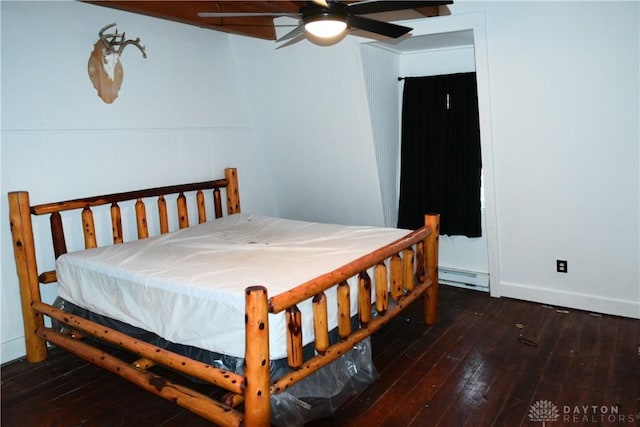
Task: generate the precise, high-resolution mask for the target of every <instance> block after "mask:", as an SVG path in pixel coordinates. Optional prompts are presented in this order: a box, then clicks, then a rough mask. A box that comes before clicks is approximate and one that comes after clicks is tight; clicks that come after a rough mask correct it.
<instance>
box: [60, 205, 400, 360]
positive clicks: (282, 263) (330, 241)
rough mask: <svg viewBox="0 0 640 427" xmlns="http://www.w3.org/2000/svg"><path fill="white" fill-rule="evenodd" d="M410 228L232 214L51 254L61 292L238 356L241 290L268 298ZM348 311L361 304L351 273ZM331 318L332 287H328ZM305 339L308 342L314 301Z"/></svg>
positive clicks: (274, 353) (177, 339) (274, 325)
mask: <svg viewBox="0 0 640 427" xmlns="http://www.w3.org/2000/svg"><path fill="white" fill-rule="evenodd" d="M409 232H410V231H409V230H402V229H394V228H378V227H365V226H343V225H334V224H321V223H311V222H304V221H295V220H288V219H281V218H271V217H265V216H259V215H251V214H235V215H230V216H226V217H223V218H220V219H216V220H213V221H210V222H207V223H204V224H199V225H196V226H192V227H189V228H186V229H183V230H180V231H176V232H173V233H169V234H165V235H162V236H157V237H152V238H148V239H143V240H137V241H132V242H127V243H124V244H120V245H112V246H105V247H101V248H95V249H89V250H84V251H78V252H72V253H68V254H65V255H62V256H60V257H59V258H58V260H57V261H56V271H57V278H58V285H59V288H58V296H59V297H61V298H63V299H65V300H67V301H69V302H71V303H73V304H75V305H78V306H80V307H82V308H85V309H87V310H90V311H92V312H95V313H97V314H100V315H103V316H107V317H110V318H112V319H116V320H119V321H122V322H125V323H128V324H130V325H132V326H135V327H138V328H142V329H144V330H147V331H150V332H153V333H155V334H157V335H159V336H161V337H163V338H165V339H167V340H169V341H171V342H174V343H177V344H182V345H187V346H193V347H198V348H202V349H205V350H209V351H213V352H216V353H220V354H227V355H230V356H234V357H244V346H245V338H244V332H245V331H244V303H245V293H244V290H245V288H246V287H248V286H254V285H262V286H265V287H266V288H267V290H268V294H269V295H270V296H273V295H276V294H279V293H281V292H284V291H287V290H289V289H291V288H293V287H295V286H297V285H299V284H301V283H303V282H306V281H308V280H311V279H313V278H315V277H317V276H319V275H322V274H323V273H326V272H328V271H331V270H334V269H336V268H338V267H340V266H342V265H344V264H346V263H348V262H350V261H352V260H354V259H356V258H359V257H361V256H363V255H365V254H367V253H369V252H371V251H373V250H375V249H377V248H379V247H382V246H384V245H386V244H388V243H391V242H393V241H395V240H397V239H399V238H401V237H403V236H404V235H406V234H408V233H409ZM349 284H350V286H351V287H352V295H354V297H352V298H351V314H352V315H354V314H355V313H356V312H357V300H356V298H355V295H356V288H355V286H357V283H356V279H355V278H352V279H351V280H350V281H349ZM327 299H328V315H329V329H333V328H335V327H336V326H337V315H336V311H337V307H336V302H335V301H336V295H335V288H334V289H333V291H328V292H327ZM298 308H299V309H300V311H301V312H302V319H303V325H302V336H303V344H305V345H306V344H308V343H310V342H312V341H313V339H314V333H313V318H312V315H311V313H312V308H311V301H305V302H304V303H302V304H300V306H299V307H298ZM269 334H270V340H271V341H270V356H271V359H279V358H283V357H286V354H287V344H286V324H285V315H284V313H279V314H276V315H273V314H270V315H269Z"/></svg>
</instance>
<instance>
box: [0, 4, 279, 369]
mask: <svg viewBox="0 0 640 427" xmlns="http://www.w3.org/2000/svg"><path fill="white" fill-rule="evenodd" d="M0 5H1V13H2V135H1V136H2V145H1V158H2V194H3V196H2V198H1V201H2V204H1V206H2V208H1V209H2V212H1V214H0V217H1V218H2V220H1V221H0V227H1V228H0V229H1V232H2V238H1V242H2V246H1V248H2V285H1V292H2V293H1V298H0V301H1V310H2V312H1V316H2V318H1V320H2V324H1V335H0V338H1V360H2V362H4V361H7V360H11V359H13V358H16V357H19V356H21V355H22V354H24V343H23V331H22V316H21V313H20V309H19V307H20V304H19V297H18V285H17V278H16V274H15V264H14V261H13V252H12V248H11V236H10V231H9V221H8V220H7V218H8V212H7V197H6V193H7V192H8V191H11V190H28V191H29V192H30V196H31V202H32V203H34V204H35V203H44V202H49V201H55V200H63V199H65V198H75V197H82V196H90V195H95V194H104V193H109V192H117V191H126V190H134V189H139V188H144V187H147V186H159V185H166V184H175V183H180V182H190V181H197V180H205V179H212V178H218V177H222V176H223V169H224V167H226V166H235V167H238V173H239V179H240V193H241V198H242V208H243V209H244V210H246V211H248V212H256V213H264V214H270V215H277V213H278V212H277V208H276V205H275V203H274V201H273V199H272V198H271V189H270V186H269V177H268V175H267V173H266V172H267V170H266V165H265V163H264V161H263V156H262V155H261V152H262V149H263V147H262V146H261V145H260V143H259V141H258V138H257V137H256V131H255V128H254V121H253V117H252V114H251V108H250V104H249V103H248V102H247V93H246V92H245V91H244V88H243V87H242V86H241V85H240V84H239V82H238V80H237V79H236V78H235V73H236V70H237V65H236V64H235V60H234V56H233V52H232V50H231V47H230V43H229V37H228V36H227V35H226V34H223V33H218V32H212V31H206V30H202V29H198V28H195V27H190V26H186V25H182V24H176V23H171V22H167V21H162V20H157V19H153V18H147V17H142V16H138V15H133V14H129V13H124V12H118V11H115V10H111V9H107V8H103V7H97V6H94V5H88V4H83V3H79V2H6V1H3V2H1V3H0ZM111 22H117V24H118V29H119V30H120V31H125V32H126V33H127V36H128V37H133V38H135V37H140V38H141V39H142V43H143V44H144V45H146V51H147V55H148V58H147V59H143V58H142V55H141V54H140V52H139V51H138V50H137V49H135V48H132V47H129V48H127V50H126V51H125V52H124V54H123V56H122V63H123V67H124V82H123V85H122V88H121V90H120V94H119V97H118V98H117V99H116V101H115V102H114V103H113V104H110V105H107V104H105V103H103V102H102V100H101V99H100V98H98V96H97V94H96V91H95V89H94V88H93V87H92V85H91V82H90V80H89V77H88V74H87V62H88V59H89V54H90V53H91V50H92V49H93V44H94V43H95V42H96V40H97V37H98V36H97V33H98V30H99V29H100V28H102V27H103V26H104V25H107V24H109V23H111ZM41 220H42V221H48V219H47V218H42V219H41ZM40 223H42V222H40ZM36 228H37V230H38V232H39V233H44V232H45V227H44V226H42V227H40V226H39V225H38V224H36ZM66 231H67V232H70V231H71V230H66ZM39 237H44V236H39ZM38 251H39V253H41V254H42V256H40V255H39V258H40V260H41V262H42V263H44V265H43V266H42V269H43V270H44V268H47V269H48V268H52V267H53V265H52V262H51V261H49V263H48V264H47V263H45V259H46V260H50V259H52V258H51V249H50V248H49V247H48V246H44V245H42V246H40V247H39V248H38ZM45 255H47V256H45ZM44 295H45V298H46V299H47V300H48V301H50V300H51V299H52V298H53V297H54V295H55V285H49V286H48V287H47V289H46V290H44Z"/></svg>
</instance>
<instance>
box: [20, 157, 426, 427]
mask: <svg viewBox="0 0 640 427" xmlns="http://www.w3.org/2000/svg"><path fill="white" fill-rule="evenodd" d="M221 190H223V191H225V192H226V196H227V198H226V202H227V213H228V214H232V213H237V212H240V200H239V193H238V182H237V173H236V170H235V169H233V168H229V169H226V170H225V178H224V179H219V180H214V181H207V182H201V183H194V184H184V185H177V186H170V187H159V188H155V189H148V190H140V191H133V192H127V193H117V194H111V195H106V196H99V197H93V198H84V199H76V200H70V201H65V202H56V203H48V204H42V205H34V206H32V205H30V201H29V194H28V193H27V192H23V191H21V192H11V193H9V209H10V222H11V233H12V237H13V248H14V256H15V261H16V270H17V275H18V280H19V285H20V297H21V305H22V312H23V321H24V329H25V343H26V352H27V360H28V361H29V362H39V361H42V360H44V359H45V358H46V357H47V343H51V344H53V345H55V346H57V347H60V348H63V349H65V350H66V351H69V352H71V353H73V354H75V355H77V356H78V357H80V358H82V359H84V360H87V361H89V362H91V363H93V364H96V365H98V366H100V367H102V368H104V369H106V370H109V371H111V372H113V373H115V374H117V375H120V376H121V377H123V378H125V379H127V380H128V381H130V382H132V383H134V384H136V385H138V386H139V387H141V388H143V389H145V390H147V391H149V392H151V393H154V394H156V395H158V396H161V397H163V398H165V399H167V400H170V401H172V402H174V403H176V404H178V405H180V406H182V407H184V408H187V409H188V410H190V411H192V412H194V413H196V414H198V415H200V416H202V417H203V418H205V419H207V420H210V421H212V422H214V423H216V424H219V425H231V426H240V425H246V426H268V425H269V424H270V420H271V409H270V402H271V397H272V396H273V395H274V394H277V393H281V392H284V391H285V390H287V389H288V388H289V387H291V386H292V385H294V384H296V383H297V382H299V381H302V380H303V379H305V378H307V377H308V376H309V375H311V374H312V373H314V372H316V371H317V370H319V369H321V368H322V367H324V366H326V365H328V364H329V363H331V362H332V361H334V360H336V359H338V358H339V357H341V356H342V355H344V354H345V353H347V352H348V351H349V350H350V349H352V348H353V347H354V345H356V344H357V343H359V342H360V341H362V340H364V339H366V338H367V337H369V336H371V335H372V334H374V333H375V332H376V331H378V330H379V329H380V328H381V327H383V326H384V325H385V324H386V323H388V322H389V321H390V320H391V319H393V318H394V317H395V316H397V315H398V314H399V313H401V312H402V310H404V309H405V308H406V307H407V306H408V305H410V304H411V303H413V302H414V301H416V300H417V299H419V298H423V299H424V320H425V323H427V324H433V323H434V322H435V321H436V320H437V305H438V270H437V266H438V228H439V216H438V215H426V216H425V226H424V227H423V228H420V229H419V230H416V231H413V232H411V233H409V234H408V235H407V236H405V237H403V238H401V239H399V240H397V241H395V242H393V243H391V244H389V245H386V246H384V247H382V248H379V249H377V250H376V251H374V252H372V253H369V254H367V255H365V256H362V257H361V258H358V259H356V260H354V261H353V262H351V263H349V264H347V265H344V266H342V267H340V268H338V269H336V270H334V271H330V272H327V273H325V274H323V275H321V276H319V277H316V278H315V279H312V280H310V281H308V282H306V283H302V284H300V285H299V286H296V287H295V288H293V289H290V290H288V291H287V292H284V293H281V294H279V295H272V296H270V295H268V293H267V289H266V288H265V287H262V286H252V287H248V288H246V292H245V340H246V341H245V369H244V373H243V374H238V373H234V372H230V371H228V370H224V369H219V368H215V367H213V366H211V365H208V364H206V363H202V362H199V361H196V360H193V359H190V358H188V357H185V356H182V355H179V354H176V353H173V352H170V351H167V350H165V349H162V348H160V347H157V346H154V345H152V344H149V343H146V342H143V341H141V340H139V339H136V338H133V337H130V336H128V335H126V334H124V333H121V332H118V331H116V330H114V329H111V328H108V327H105V326H103V325H101V324H98V323H95V322H92V321H90V320H87V319H84V318H82V317H79V316H75V315H72V314H70V313H68V312H66V311H64V310H62V309H60V308H56V307H54V306H52V305H50V304H47V303H45V302H43V301H42V300H41V295H40V285H41V284H47V283H53V282H55V281H56V273H55V271H45V272H39V270H38V265H37V262H36V244H35V242H34V231H33V224H32V216H38V215H45V214H46V215H49V224H50V228H51V241H52V244H53V252H54V254H55V257H56V258H57V257H58V256H60V255H62V254H64V253H66V252H67V242H66V241H65V234H64V230H63V221H62V217H61V215H60V213H61V212H63V211H69V210H78V211H80V212H81V217H82V228H83V231H82V235H83V239H84V246H85V248H93V247H96V246H97V245H98V239H97V237H96V228H95V226H94V215H93V211H92V209H93V208H95V207H97V206H100V205H107V206H108V207H109V212H110V215H109V216H110V218H111V229H112V242H113V244H120V243H122V242H123V241H124V240H125V236H123V227H122V218H121V209H120V205H121V204H122V203H123V202H125V201H133V202H135V216H136V222H135V223H136V231H137V238H138V239H144V238H146V237H148V236H149V235H150V227H149V224H148V222H147V203H148V199H149V198H153V199H155V200H156V202H157V208H156V209H157V211H156V212H157V218H158V224H159V227H158V228H159V231H160V233H167V232H169V228H170V222H171V221H170V217H169V215H168V213H167V199H166V198H165V196H166V195H169V194H177V195H178V196H177V199H176V209H177V215H176V218H177V224H178V226H179V227H180V228H184V227H188V226H189V215H188V210H187V204H188V200H187V199H188V198H187V197H185V193H187V192H193V194H194V195H195V197H193V199H195V204H196V209H197V218H198V222H204V221H206V220H207V212H206V208H205V205H206V203H205V191H212V195H211V196H207V198H210V199H211V198H212V200H213V204H214V207H213V211H212V212H213V213H212V214H210V216H213V217H215V218H219V217H220V216H222V211H223V209H222V197H221ZM351 278H357V292H356V295H351V288H350V287H349V285H347V283H346V281H347V280H348V279H351ZM330 290H331V291H332V292H333V291H335V294H336V296H337V297H336V301H335V304H337V307H335V308H336V310H337V314H338V319H337V322H338V324H337V328H336V330H337V336H338V340H337V341H336V340H334V342H331V340H330V339H329V330H328V328H329V326H328V325H329V321H328V312H329V308H328V307H327V306H328V304H329V303H328V298H327V296H326V295H327V292H328V291H330ZM352 298H354V300H353V301H354V302H356V301H357V307H358V313H357V318H358V322H357V323H358V326H355V327H354V326H353V322H352V319H351V313H350V307H351V305H352V304H351V300H352ZM307 300H311V301H312V304H311V305H312V308H313V312H312V313H311V314H310V315H311V316H312V317H313V325H314V335H315V339H314V343H313V345H314V346H315V356H313V357H311V358H309V359H306V360H305V359H304V357H303V340H302V334H301V332H300V331H301V329H302V328H301V325H302V322H303V319H302V313H301V311H300V310H299V309H298V306H299V305H300V304H301V303H302V302H303V301H307ZM278 313H284V315H285V317H286V319H287V321H286V328H287V331H286V333H287V361H288V365H289V367H290V368H291V370H290V372H289V373H287V374H285V375H284V376H282V377H280V378H277V379H272V378H271V377H270V369H269V368H270V360H269V316H270V315H273V314H278ZM305 315H308V314H305ZM45 316H47V317H49V318H51V319H54V320H56V321H57V322H59V323H60V324H63V325H65V329H64V330H63V331H59V330H56V329H53V328H48V327H45V322H44V317H45ZM85 338H92V339H95V340H97V341H99V342H104V343H108V344H109V345H110V346H116V347H119V348H122V349H124V350H126V351H127V352H129V353H131V354H133V355H135V357H136V358H137V360H136V361H135V362H133V363H129V362H125V361H123V360H121V359H120V358H118V357H115V356H113V355H111V354H109V353H107V352H105V351H104V350H103V349H102V348H101V347H97V346H94V345H92V344H91V340H87V339H85ZM155 365H158V366H162V367H167V368H170V369H172V370H175V371H178V372H181V373H184V374H185V375H188V376H191V377H195V378H197V379H199V380H202V381H205V382H206V383H208V384H211V385H214V386H216V387H219V388H221V389H223V390H226V391H227V395H226V397H225V398H224V399H223V401H218V400H216V399H213V398H211V397H208V396H206V395H203V394H201V393H198V392H195V391H194V390H192V389H190V388H189V387H187V386H185V385H181V384H177V383H175V382H171V381H169V380H167V379H165V378H163V377H161V376H159V375H157V374H156V373H154V372H153V371H152V368H153V367H154V366H155Z"/></svg>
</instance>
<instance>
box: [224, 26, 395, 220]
mask: <svg viewBox="0 0 640 427" xmlns="http://www.w3.org/2000/svg"><path fill="white" fill-rule="evenodd" d="M359 41H362V39H358V38H355V37H352V36H348V37H347V38H345V39H344V40H342V41H341V42H340V44H339V45H336V46H334V47H331V48H327V47H320V46H317V45H315V44H312V43H310V42H308V41H306V40H304V41H301V42H299V43H297V44H293V45H290V46H287V47H285V48H282V49H278V50H276V49H275V46H274V45H273V44H271V45H270V46H269V48H268V49H265V48H264V43H263V42H261V41H259V40H254V39H249V38H246V37H237V38H234V39H233V45H234V47H235V48H236V53H237V60H238V63H239V65H240V76H241V78H243V80H244V82H245V84H246V87H247V88H248V90H250V92H251V93H252V94H253V95H254V96H253V98H252V103H253V109H254V114H255V120H256V127H257V128H259V129H260V135H261V136H262V138H263V142H264V144H265V146H267V145H268V147H269V148H268V150H266V152H265V156H266V158H265V160H266V162H267V164H268V165H269V168H270V170H271V179H272V182H273V188H274V193H273V196H274V198H275V199H276V200H277V205H278V209H279V211H280V214H281V215H282V216H284V217H290V218H296V219H303V220H313V221H320V222H338V223H344V224H365V225H383V224H384V218H383V213H382V199H381V194H380V186H379V182H378V172H377V167H376V160H375V151H374V147H373V143H372V140H373V136H372V132H371V126H370V121H369V112H368V108H367V98H366V90H365V86H364V81H363V78H362V69H361V65H360V57H359Z"/></svg>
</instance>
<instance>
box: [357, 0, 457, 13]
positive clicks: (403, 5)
mask: <svg viewBox="0 0 640 427" xmlns="http://www.w3.org/2000/svg"><path fill="white" fill-rule="evenodd" d="M452 3H453V1H451V0H444V1H377V0H369V1H361V2H358V3H351V4H349V5H348V6H347V8H348V9H349V11H350V12H351V13H353V14H357V15H366V14H368V13H378V12H391V11H394V10H405V9H419V8H421V7H430V6H444V5H446V4H452Z"/></svg>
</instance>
